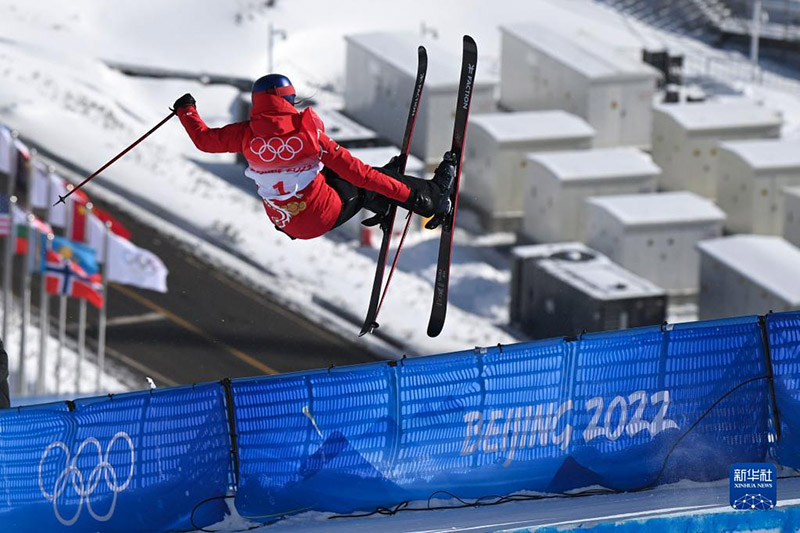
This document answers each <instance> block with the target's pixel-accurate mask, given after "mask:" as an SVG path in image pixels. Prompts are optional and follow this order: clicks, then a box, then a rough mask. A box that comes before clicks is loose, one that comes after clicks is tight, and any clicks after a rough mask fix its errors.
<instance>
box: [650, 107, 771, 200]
mask: <svg viewBox="0 0 800 533" xmlns="http://www.w3.org/2000/svg"><path fill="white" fill-rule="evenodd" d="M740 100H741V101H736V100H727V101H725V102H702V103H700V102H698V103H688V104H664V105H659V106H656V107H655V108H654V110H653V161H655V163H656V164H657V165H658V166H659V167H661V170H662V171H663V173H662V174H661V179H660V180H659V187H661V188H663V189H666V190H670V191H683V190H688V191H692V192H695V193H697V194H699V195H701V196H705V197H706V198H711V199H716V198H717V179H718V178H717V176H718V170H717V163H718V160H719V146H718V145H719V143H720V141H728V140H739V139H769V138H778V137H780V129H781V124H782V119H781V115H780V113H778V112H776V111H772V110H770V109H767V108H765V107H761V106H758V105H756V104H755V103H754V102H752V101H750V100H747V99H745V98H741V99H740Z"/></svg>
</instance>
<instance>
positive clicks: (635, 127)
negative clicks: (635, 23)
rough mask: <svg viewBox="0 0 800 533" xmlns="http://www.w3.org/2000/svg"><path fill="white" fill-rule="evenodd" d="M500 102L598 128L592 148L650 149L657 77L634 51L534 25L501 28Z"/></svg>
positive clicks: (514, 108)
mask: <svg viewBox="0 0 800 533" xmlns="http://www.w3.org/2000/svg"><path fill="white" fill-rule="evenodd" d="M500 33H501V46H502V51H501V57H500V104H501V106H503V107H505V108H507V109H511V110H514V111H526V110H544V109H562V110H564V111H567V112H570V113H573V114H575V115H578V116H579V117H583V118H584V119H586V121H587V122H589V124H591V125H592V127H593V128H594V129H595V131H596V132H597V133H596V136H595V140H594V146H618V145H633V146H649V145H650V131H651V127H652V117H651V115H652V113H651V111H652V100H653V94H654V93H655V89H656V84H657V81H658V78H659V76H660V75H659V73H658V72H657V71H656V70H655V69H653V68H652V67H650V66H648V65H646V64H645V63H643V62H642V61H640V60H634V59H632V58H631V56H630V53H628V52H622V51H620V50H619V49H615V48H613V47H609V46H607V45H604V44H603V43H601V42H593V44H591V46H589V44H588V42H587V41H585V40H576V39H572V38H570V37H567V36H565V35H563V34H560V33H558V32H556V31H552V30H550V29H549V28H547V27H544V26H542V25H539V24H535V23H524V24H515V25H509V26H502V27H501V28H500Z"/></svg>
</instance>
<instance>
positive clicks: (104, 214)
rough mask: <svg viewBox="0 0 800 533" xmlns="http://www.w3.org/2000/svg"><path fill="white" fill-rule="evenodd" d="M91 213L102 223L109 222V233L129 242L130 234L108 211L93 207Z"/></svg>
mask: <svg viewBox="0 0 800 533" xmlns="http://www.w3.org/2000/svg"><path fill="white" fill-rule="evenodd" d="M92 213H93V214H94V215H95V216H96V217H97V218H99V219H100V220H101V221H103V222H111V232H112V233H115V234H117V235H119V236H120V237H122V238H123V239H128V240H131V232H130V230H129V229H128V228H126V227H125V226H123V225H122V222H120V221H119V220H117V219H116V218H114V217H112V216H111V214H110V213H109V212H108V211H105V210H103V209H100V208H99V207H97V206H95V207H94V208H93V209H92Z"/></svg>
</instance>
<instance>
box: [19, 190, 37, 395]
mask: <svg viewBox="0 0 800 533" xmlns="http://www.w3.org/2000/svg"><path fill="white" fill-rule="evenodd" d="M29 190H30V189H29ZM26 223H27V228H26V229H27V233H26V236H25V238H26V239H27V240H28V246H27V248H26V249H25V254H24V255H23V261H22V326H21V328H20V340H19V372H18V374H17V375H18V376H19V382H18V385H19V388H18V389H17V392H18V393H19V395H20V396H24V395H25V394H26V393H27V392H28V384H27V383H26V379H25V378H26V375H25V374H26V372H25V359H26V357H25V352H26V351H27V349H28V326H29V325H30V322H31V265H30V262H31V260H32V259H33V252H34V250H33V246H35V241H34V240H33V215H32V214H30V213H29V214H28V216H27V221H26Z"/></svg>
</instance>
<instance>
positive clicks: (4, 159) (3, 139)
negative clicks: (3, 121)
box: [0, 126, 17, 175]
mask: <svg viewBox="0 0 800 533" xmlns="http://www.w3.org/2000/svg"><path fill="white" fill-rule="evenodd" d="M13 145H14V140H13V138H12V137H11V131H10V130H9V129H8V128H6V127H5V126H0V172H2V173H4V174H9V175H10V174H13V173H14V172H12V171H15V170H16V168H17V163H16V154H13V152H12V151H11V147H12V146H13ZM12 154H13V155H14V159H13V161H12V157H11V156H12Z"/></svg>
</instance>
